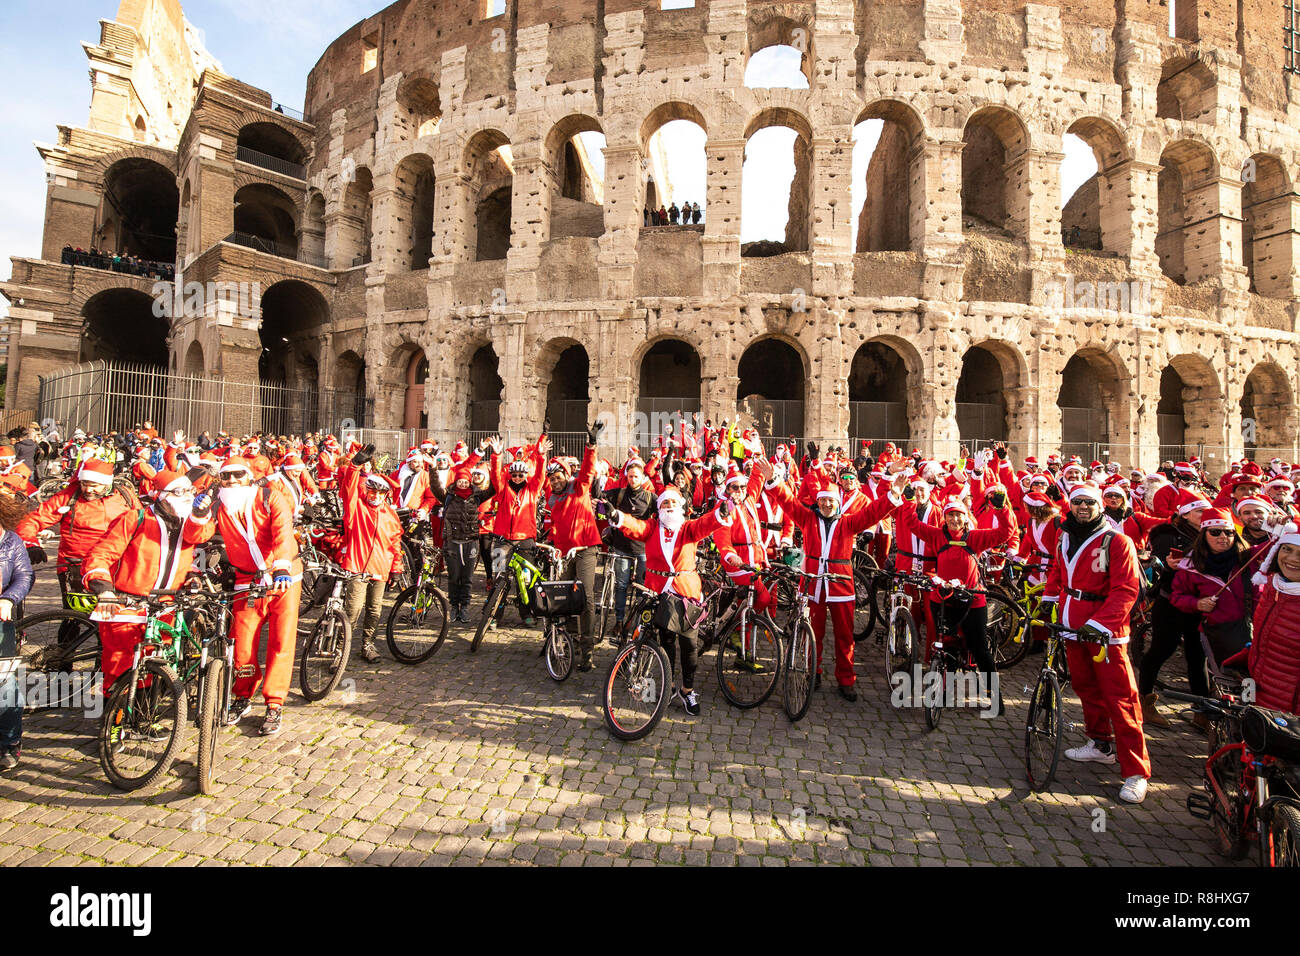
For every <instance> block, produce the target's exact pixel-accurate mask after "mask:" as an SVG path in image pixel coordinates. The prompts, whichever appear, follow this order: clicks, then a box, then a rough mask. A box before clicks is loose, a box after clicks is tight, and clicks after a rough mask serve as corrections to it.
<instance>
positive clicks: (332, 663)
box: [298, 562, 445, 703]
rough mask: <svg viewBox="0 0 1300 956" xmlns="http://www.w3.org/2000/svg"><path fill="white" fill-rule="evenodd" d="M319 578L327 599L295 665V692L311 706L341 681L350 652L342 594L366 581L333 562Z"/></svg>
mask: <svg viewBox="0 0 1300 956" xmlns="http://www.w3.org/2000/svg"><path fill="white" fill-rule="evenodd" d="M321 575H322V577H323V578H324V579H325V580H326V581H328V582H329V583H330V589H329V596H328V597H326V599H325V604H324V606H323V608H322V609H321V615H320V618H319V619H318V620H317V621H316V624H315V625H314V626H313V627H312V629H311V633H310V634H308V635H307V643H306V644H305V645H303V649H302V658H301V660H300V661H299V662H298V689H299V690H300V691H301V692H302V696H303V697H305V698H306V699H307V700H309V701H311V702H312V703H315V702H316V701H318V700H324V699H325V698H326V697H327V696H329V694H330V692H331V691H333V690H334V688H336V687H338V685H339V681H340V680H342V679H343V671H344V668H346V667H347V663H348V654H350V653H351V652H352V622H351V621H349V620H348V616H347V614H346V613H345V612H344V592H345V589H346V588H347V586H348V585H349V584H350V583H351V582H352V581H355V580H358V579H363V578H365V575H364V574H362V573H360V572H355V571H345V570H343V568H341V567H339V566H338V565H337V564H334V563H333V562H326V564H325V566H324V567H323V568H322V570H321ZM444 613H445V612H444Z"/></svg>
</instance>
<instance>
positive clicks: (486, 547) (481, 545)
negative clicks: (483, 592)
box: [478, 534, 492, 582]
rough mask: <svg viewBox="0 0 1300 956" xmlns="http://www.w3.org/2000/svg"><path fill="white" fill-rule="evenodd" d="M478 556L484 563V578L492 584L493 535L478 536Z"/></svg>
mask: <svg viewBox="0 0 1300 956" xmlns="http://www.w3.org/2000/svg"><path fill="white" fill-rule="evenodd" d="M478 556H479V559H480V560H481V561H482V562H483V577H485V578H487V580H488V581H489V582H490V581H491V580H492V535H490V534H481V535H479V536H478Z"/></svg>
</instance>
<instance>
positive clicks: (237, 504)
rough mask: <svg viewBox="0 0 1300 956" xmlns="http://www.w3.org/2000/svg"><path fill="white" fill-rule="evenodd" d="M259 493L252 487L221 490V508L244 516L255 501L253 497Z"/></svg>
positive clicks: (233, 486) (235, 486)
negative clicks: (249, 505) (245, 511)
mask: <svg viewBox="0 0 1300 956" xmlns="http://www.w3.org/2000/svg"><path fill="white" fill-rule="evenodd" d="M256 491H257V489H256V488H254V487H253V486H252V485H232V486H230V487H229V488H221V489H219V490H218V491H217V498H218V499H220V501H221V507H223V508H225V509H227V510H229V511H235V512H239V513H240V514H242V513H243V512H244V510H245V509H247V508H248V504H249V502H250V501H252V500H253V495H254V493H255V492H256Z"/></svg>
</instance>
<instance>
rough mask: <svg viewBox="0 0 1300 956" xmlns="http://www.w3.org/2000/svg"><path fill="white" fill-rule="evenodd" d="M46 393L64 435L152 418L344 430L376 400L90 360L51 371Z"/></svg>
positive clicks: (45, 404) (227, 428) (190, 428)
mask: <svg viewBox="0 0 1300 956" xmlns="http://www.w3.org/2000/svg"><path fill="white" fill-rule="evenodd" d="M39 395H40V398H39V407H38V409H37V413H38V418H39V420H41V421H45V420H47V419H50V420H53V421H54V422H55V423H56V424H57V425H58V427H59V428H60V430H61V431H62V433H64V434H70V433H71V432H72V430H73V429H74V428H81V429H84V430H85V431H86V432H87V433H89V434H103V433H106V432H109V431H125V430H127V429H129V428H132V427H134V426H135V425H137V424H139V423H141V422H145V421H150V422H152V423H153V426H154V428H156V429H157V430H158V432H159V434H165V433H170V432H172V431H174V430H176V429H181V430H183V431H184V432H185V433H186V434H187V435H191V436H192V435H197V434H199V433H200V432H203V431H209V432H212V433H213V434H215V433H216V432H218V431H224V432H228V433H230V434H232V435H242V434H247V433H252V432H258V431H261V432H274V433H276V434H281V435H295V434H297V435H300V434H302V433H304V432H309V431H330V432H335V433H337V432H338V431H339V430H340V429H342V428H344V427H345V426H346V425H354V424H356V423H357V422H365V421H368V420H369V419H370V417H371V414H372V411H373V409H372V406H373V400H372V399H369V398H366V397H365V396H364V395H362V394H360V393H357V392H355V391H350V390H346V389H336V388H322V387H310V388H290V387H289V386H287V385H285V384H284V383H282V382H262V381H259V382H234V381H229V380H227V379H222V378H208V377H205V376H200V375H176V374H171V373H168V372H167V370H166V369H163V368H161V367H155V366H149V365H136V364H131V363H126V362H104V361H97V362H86V363H83V364H81V365H77V366H73V367H71V368H66V369H61V370H60V371H58V372H55V373H54V374H52V375H43V376H41V378H40V392H39Z"/></svg>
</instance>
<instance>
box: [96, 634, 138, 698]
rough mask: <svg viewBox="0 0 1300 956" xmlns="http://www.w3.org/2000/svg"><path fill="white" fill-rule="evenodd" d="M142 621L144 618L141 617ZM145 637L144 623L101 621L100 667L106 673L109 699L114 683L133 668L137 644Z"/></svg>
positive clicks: (106, 693)
mask: <svg viewBox="0 0 1300 956" xmlns="http://www.w3.org/2000/svg"><path fill="white" fill-rule="evenodd" d="M140 620H141V621H142V622H143V620H144V618H141V619H140ZM142 637H144V624H143V623H140V624H128V623H125V622H116V621H100V622H99V643H100V647H101V648H102V655H101V657H100V665H99V669H100V670H101V671H103V673H104V697H105V699H107V697H108V693H109V691H111V690H112V689H113V683H114V682H115V681H116V680H117V679H118V678H119V677H121V676H122V675H123V674H125V673H126V672H127V671H128V670H130V669H131V658H132V656H134V654H135V646H136V645H137V644H139V643H140V638H142Z"/></svg>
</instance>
